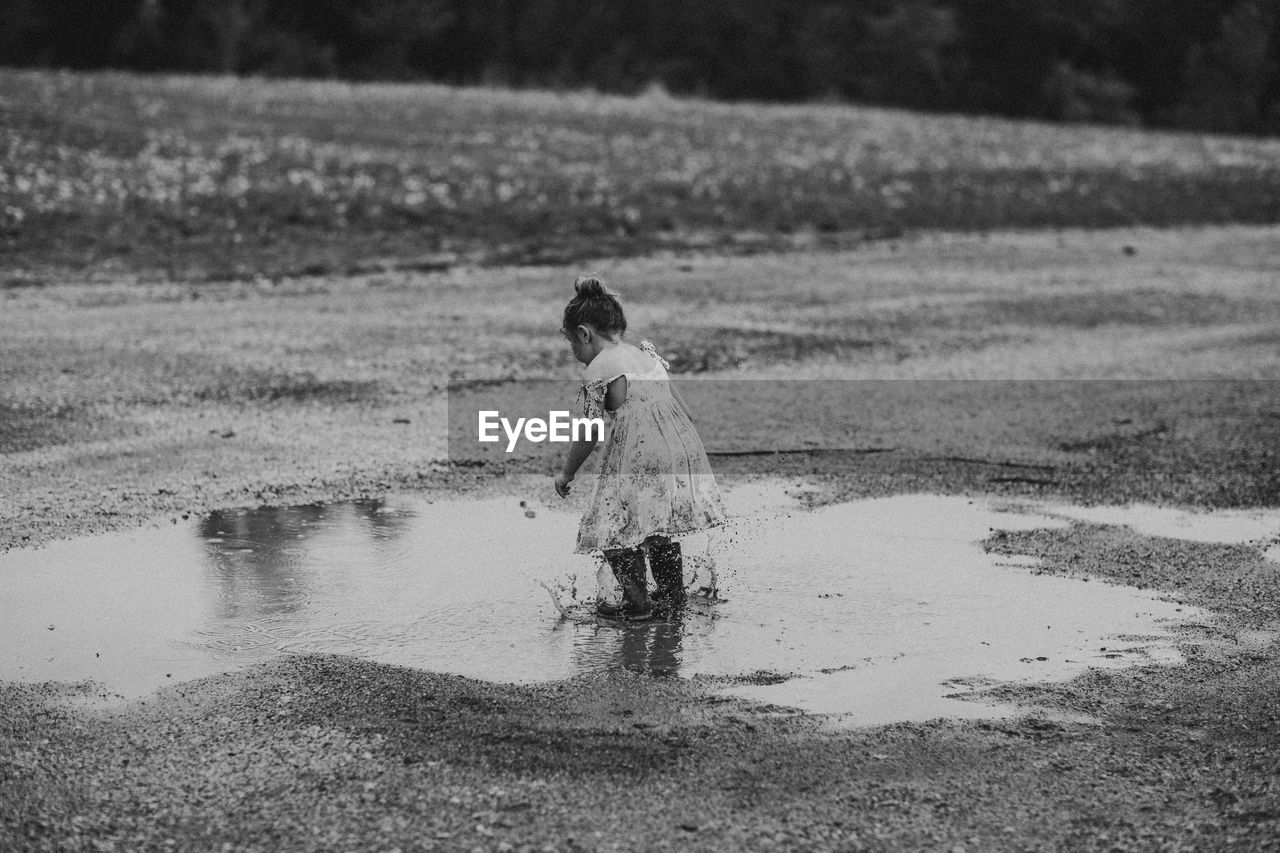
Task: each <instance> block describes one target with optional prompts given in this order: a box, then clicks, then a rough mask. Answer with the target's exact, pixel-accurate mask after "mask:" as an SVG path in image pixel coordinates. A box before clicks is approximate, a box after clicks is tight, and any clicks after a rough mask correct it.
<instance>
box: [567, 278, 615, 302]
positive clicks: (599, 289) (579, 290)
mask: <svg viewBox="0 0 1280 853" xmlns="http://www.w3.org/2000/svg"><path fill="white" fill-rule="evenodd" d="M573 292H574V293H576V294H578V296H579V297H581V298H584V299H598V298H600V297H601V296H604V295H606V294H608V292H609V291H608V289H607V288H606V287H605V286H604V281H602V280H601V278H600V276H598V275H580V276H578V277H577V278H576V279H574V280H573Z"/></svg>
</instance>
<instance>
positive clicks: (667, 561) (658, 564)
mask: <svg viewBox="0 0 1280 853" xmlns="http://www.w3.org/2000/svg"><path fill="white" fill-rule="evenodd" d="M648 545H649V568H651V569H652V570H653V582H654V583H656V584H657V585H658V589H657V591H656V592H654V594H653V597H654V598H655V599H658V600H660V601H662V602H663V603H665V604H669V605H672V606H675V605H680V604H684V598H685V596H684V559H683V557H682V555H681V553H680V543H679V542H672V541H671V540H670V539H668V538H666V537H665V536H654V537H652V538H650V539H649V542H648Z"/></svg>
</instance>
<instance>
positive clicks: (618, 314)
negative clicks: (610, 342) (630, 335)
mask: <svg viewBox="0 0 1280 853" xmlns="http://www.w3.org/2000/svg"><path fill="white" fill-rule="evenodd" d="M573 290H574V297H573V299H572V300H571V301H570V302H569V304H568V305H567V306H565V309H564V322H563V324H562V325H561V326H560V328H561V329H562V330H563V331H565V332H566V333H569V332H572V331H573V330H574V329H576V328H577V327H578V326H579V325H581V324H583V323H586V324H588V325H591V326H594V327H595V329H596V331H598V332H603V333H605V334H610V335H611V334H613V333H615V332H625V331H626V330H627V318H626V315H624V314H623V313H622V303H621V302H619V301H618V294H616V293H612V292H610V290H609V288H607V287H605V286H604V281H603V280H602V279H601V278H600V276H598V275H580V276H578V277H577V278H576V279H574V280H573Z"/></svg>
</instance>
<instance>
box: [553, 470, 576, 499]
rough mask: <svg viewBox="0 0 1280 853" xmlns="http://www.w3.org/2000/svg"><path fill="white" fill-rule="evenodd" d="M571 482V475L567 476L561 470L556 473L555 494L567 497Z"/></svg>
mask: <svg viewBox="0 0 1280 853" xmlns="http://www.w3.org/2000/svg"><path fill="white" fill-rule="evenodd" d="M572 482H573V477H570V476H567V475H566V474H565V473H564V472H563V471H561V472H560V473H559V474H556V494H557V495H559V496H560V497H562V498H567V497H569V484H570V483H572Z"/></svg>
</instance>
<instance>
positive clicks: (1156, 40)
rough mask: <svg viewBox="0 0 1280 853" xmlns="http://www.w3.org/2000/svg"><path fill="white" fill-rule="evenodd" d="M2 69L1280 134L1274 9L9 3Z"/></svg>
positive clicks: (362, 1) (365, 1)
mask: <svg viewBox="0 0 1280 853" xmlns="http://www.w3.org/2000/svg"><path fill="white" fill-rule="evenodd" d="M0 64H5V65H14V66H52V67H64V68H77V69H94V68H108V67H110V68H125V69H132V70H137V71H185V72H218V73H234V74H260V75H268V76H303V77H340V78H347V79H357V80H371V79H380V80H387V79H390V80H420V79H428V80H435V81H441V82H450V83H460V84H476V83H480V84H501V85H511V86H538V87H595V88H598V89H601V90H604V91H613V92H636V91H640V90H643V89H645V88H646V87H650V86H661V87H662V88H664V89H665V90H667V91H669V92H672V93H674V94H697V95H704V96H708V97H713V98H725V99H759V100H780V101H812V100H833V101H852V102H859V103H870V104H882V105H893V106H903V107H912V108H920V109H928V110H944V111H957V112H980V113H997V114H1003V115H1012V116H1034V117H1040V118H1049V119H1057V120H1066V121H1104V122H1125V123H1136V122H1145V123H1149V124H1158V125H1167V126H1176V127H1186V128H1194V129H1201V130H1213V131H1232V132H1246V133H1280V0H0Z"/></svg>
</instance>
